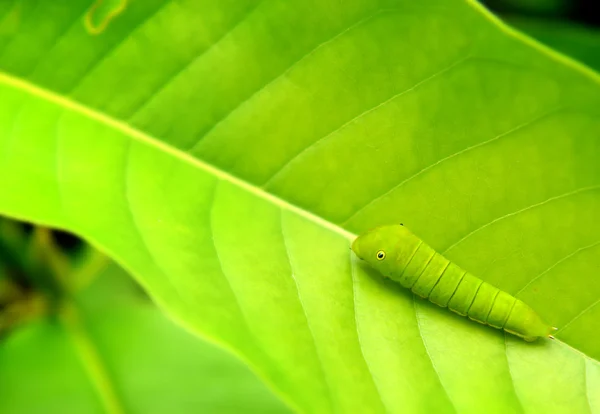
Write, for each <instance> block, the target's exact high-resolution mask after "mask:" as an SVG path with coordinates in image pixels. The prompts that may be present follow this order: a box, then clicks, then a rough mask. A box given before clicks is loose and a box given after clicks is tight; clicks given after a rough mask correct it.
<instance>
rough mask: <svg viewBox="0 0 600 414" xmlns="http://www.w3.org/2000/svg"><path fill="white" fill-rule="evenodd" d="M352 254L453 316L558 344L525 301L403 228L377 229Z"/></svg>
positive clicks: (355, 245) (361, 238)
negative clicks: (480, 276) (464, 267)
mask: <svg viewBox="0 0 600 414" xmlns="http://www.w3.org/2000/svg"><path fill="white" fill-rule="evenodd" d="M352 250H353V251H354V253H356V255H357V256H358V257H359V258H360V259H362V260H365V261H366V262H367V263H368V264H369V265H370V266H372V267H373V268H375V269H376V270H377V271H379V272H380V273H381V274H382V275H384V276H386V277H389V278H390V279H392V280H393V281H395V282H398V283H400V284H401V285H402V286H404V287H405V288H409V289H410V290H412V292H413V293H415V294H416V295H419V296H420V297H422V298H425V299H429V300H430V301H431V302H433V303H435V304H436V305H439V306H442V307H448V309H450V310H451V311H453V312H456V313H458V314H459V315H462V316H468V317H469V319H472V320H474V321H477V322H479V323H482V324H487V325H490V326H492V327H494V328H497V329H504V330H505V331H506V332H509V333H511V334H513V335H517V336H519V337H521V338H523V339H525V340H526V341H534V340H536V339H537V338H539V337H548V338H551V339H554V337H553V336H552V335H551V334H550V333H551V332H552V331H553V330H556V328H553V327H552V326H550V325H548V324H547V323H545V322H544V321H543V320H542V319H541V318H540V316H539V315H538V314H537V313H536V312H535V311H534V310H533V309H531V308H530V307H529V306H528V305H526V304H525V303H524V302H523V301H521V300H519V299H517V298H515V297H514V296H511V295H509V294H508V293H506V292H503V291H501V290H500V289H498V288H496V287H494V286H492V285H490V284H489V283H486V282H484V281H482V280H481V279H479V278H477V277H475V276H473V275H471V274H470V273H468V272H466V271H464V270H463V269H461V268H460V267H458V266H457V265H455V264H454V263H452V262H450V261H449V260H448V259H446V258H445V257H444V256H442V255H441V254H439V253H437V252H436V251H435V250H433V249H432V248H431V247H430V246H428V245H427V244H425V243H423V241H422V240H420V239H419V238H418V237H417V236H415V235H414V234H413V233H412V232H410V231H409V230H408V229H407V228H405V227H404V226H403V225H388V226H381V227H376V228H374V229H372V230H369V231H367V232H366V233H364V234H362V235H360V236H359V237H357V238H356V240H354V242H353V243H352Z"/></svg>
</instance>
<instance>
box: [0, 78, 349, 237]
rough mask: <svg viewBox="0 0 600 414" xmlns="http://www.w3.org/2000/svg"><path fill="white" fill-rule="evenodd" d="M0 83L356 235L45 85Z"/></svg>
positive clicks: (331, 227)
mask: <svg viewBox="0 0 600 414" xmlns="http://www.w3.org/2000/svg"><path fill="white" fill-rule="evenodd" d="M0 83H3V84H5V85H7V86H9V87H12V88H14V89H17V90H20V91H22V92H24V93H27V94H29V95H32V96H36V97H39V98H41V99H44V100H46V101H48V102H51V103H54V104H56V105H58V106H61V107H63V108H65V109H66V110H69V111H72V112H75V113H78V114H81V115H84V116H87V117H89V118H90V119H93V120H95V121H97V122H99V123H101V124H104V125H106V126H109V127H111V128H113V129H115V130H118V131H120V132H122V133H123V134H125V135H127V136H129V137H130V138H132V139H136V140H138V141H139V142H143V143H144V144H146V145H149V146H151V147H154V148H156V149H159V150H161V151H164V152H165V153H168V154H169V155H171V156H173V157H175V158H177V159H179V160H181V161H183V162H186V163H188V164H191V165H193V166H195V167H197V168H199V169H201V170H203V171H205V172H206V173H208V174H211V175H213V176H215V177H217V178H218V179H220V180H223V181H227V182H230V183H231V184H233V185H236V186H238V187H240V188H242V189H244V190H246V191H248V192H249V193H251V194H253V195H255V196H257V197H259V198H262V199H264V200H266V201H269V202H271V203H273V204H274V205H276V206H278V207H279V208H281V209H283V210H287V211H290V212H293V213H296V214H298V215H300V216H301V217H304V218H306V219H308V220H310V221H312V222H314V223H315V224H318V225H320V226H322V227H324V228H326V229H328V230H331V231H332V232H334V233H337V234H339V235H341V236H343V237H345V238H346V239H348V240H353V239H355V238H356V234H353V233H351V232H349V231H347V230H345V229H343V228H342V227H339V226H337V225H335V224H333V223H332V222H330V221H328V220H326V219H324V218H322V217H320V216H318V215H316V214H314V213H312V212H310V211H307V210H305V209H303V208H301V207H298V206H296V205H294V204H291V203H289V202H288V201H286V200H283V199H281V198H279V197H277V196H275V195H273V194H271V193H268V192H266V191H265V190H263V189H261V188H260V187H257V186H255V185H253V184H251V183H249V182H247V181H244V180H242V179H240V178H238V177H236V176H234V175H232V174H230V173H227V172H225V171H223V170H221V169H219V168H217V167H215V166H214V165H212V164H209V163H207V162H205V161H203V160H200V159H198V158H196V157H193V156H192V155H190V154H188V153H186V152H184V151H181V150H179V149H177V148H174V147H172V146H170V145H168V144H166V143H164V142H163V141H160V140H159V139H157V138H155V137H152V136H151V135H148V134H146V133H144V132H142V131H140V130H139V129H136V128H133V127H132V126H130V125H128V124H126V123H124V122H122V121H119V120H117V119H115V118H112V117H110V116H108V115H105V114H103V113H101V112H98V111H97V110H94V109H92V108H90V107H88V106H85V105H83V104H80V103H79V102H75V101H73V100H71V99H69V98H65V97H64V96H62V95H59V94H57V93H55V92H52V91H50V90H47V89H45V88H41V87H39V86H36V85H33V84H32V83H30V82H27V81H25V80H22V79H19V78H17V77H14V76H12V75H9V74H7V73H5V72H0Z"/></svg>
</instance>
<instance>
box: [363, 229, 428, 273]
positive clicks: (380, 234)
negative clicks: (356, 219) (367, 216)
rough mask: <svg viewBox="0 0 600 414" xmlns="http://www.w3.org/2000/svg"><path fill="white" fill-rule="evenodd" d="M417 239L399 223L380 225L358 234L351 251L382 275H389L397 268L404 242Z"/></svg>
mask: <svg viewBox="0 0 600 414" xmlns="http://www.w3.org/2000/svg"><path fill="white" fill-rule="evenodd" d="M412 239H415V240H418V239H416V238H415V236H414V235H413V234H412V233H411V232H410V231H409V230H408V229H406V228H405V227H404V226H402V225H399V224H394V225H388V226H380V227H376V228H374V229H371V230H369V231H367V232H365V233H363V234H361V235H360V236H358V237H357V238H356V239H355V240H354V242H353V243H352V251H354V253H355V254H356V255H357V256H358V257H359V258H360V259H362V260H364V261H366V262H367V263H368V264H369V265H370V266H371V267H373V268H375V269H377V270H378V271H379V272H380V273H382V274H383V275H384V276H388V277H390V276H391V274H392V272H393V271H394V270H397V267H398V264H399V263H398V259H399V258H400V259H401V257H402V254H403V251H404V250H405V247H406V243H410V242H412V241H413V240H412Z"/></svg>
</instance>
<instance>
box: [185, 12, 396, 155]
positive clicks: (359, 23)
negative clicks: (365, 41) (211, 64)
mask: <svg viewBox="0 0 600 414" xmlns="http://www.w3.org/2000/svg"><path fill="white" fill-rule="evenodd" d="M391 10H394V9H380V10H377V11H375V13H373V14H371V15H369V16H367V17H365V18H363V19H361V20H359V21H357V22H356V23H354V24H352V25H350V26H349V27H346V28H345V29H344V30H342V31H341V32H339V33H337V34H335V35H334V36H332V37H330V38H329V39H327V40H325V41H323V42H321V43H319V44H318V45H317V46H315V47H314V48H313V49H311V50H310V51H308V52H307V53H306V54H304V55H303V56H301V57H300V58H299V59H297V60H296V61H294V62H293V63H292V64H291V65H290V66H289V67H288V68H287V69H284V71H283V72H281V73H280V74H279V75H277V76H276V77H275V78H273V79H271V80H270V81H268V82H267V83H265V84H264V85H261V86H260V87H259V89H257V90H256V91H254V92H252V93H251V94H250V95H249V96H248V97H247V98H246V99H244V100H243V101H241V102H239V103H238V104H236V105H235V106H234V107H233V108H232V109H230V110H229V111H227V113H225V115H223V116H222V117H221V119H219V120H218V121H217V122H216V123H215V124H214V125H212V126H210V127H209V128H208V130H207V131H206V132H204V133H202V135H201V136H200V137H198V138H197V139H196V140H195V143H194V145H192V146H191V147H190V148H189V149H188V152H194V151H195V150H196V147H197V146H198V144H199V143H200V142H201V141H202V140H203V139H204V138H205V137H206V136H208V134H210V133H211V132H212V131H213V130H215V128H217V127H218V126H219V125H220V124H222V123H223V122H224V121H225V120H227V118H229V117H230V115H231V114H232V113H234V112H235V111H236V110H238V109H239V108H241V107H242V106H243V105H244V104H245V103H247V102H249V101H250V100H251V99H252V98H254V97H255V96H257V95H258V94H259V93H261V92H262V91H264V90H265V89H266V88H267V87H269V86H270V85H272V84H273V83H275V82H276V81H277V80H279V79H281V78H283V77H284V76H286V75H287V74H288V73H290V72H291V71H292V70H293V69H294V68H295V67H296V66H297V65H298V64H299V63H300V62H302V61H304V60H305V59H307V58H308V57H310V56H312V55H313V54H314V53H316V52H317V51H318V50H319V49H321V48H322V47H324V46H325V45H328V44H330V43H332V42H334V41H335V40H337V39H339V38H340V37H342V36H343V35H345V34H346V33H348V32H350V31H351V30H353V29H355V28H357V27H359V26H360V25H362V24H364V23H366V22H368V21H369V20H371V19H372V18H374V17H376V16H377V15H379V14H381V13H382V12H385V11H391Z"/></svg>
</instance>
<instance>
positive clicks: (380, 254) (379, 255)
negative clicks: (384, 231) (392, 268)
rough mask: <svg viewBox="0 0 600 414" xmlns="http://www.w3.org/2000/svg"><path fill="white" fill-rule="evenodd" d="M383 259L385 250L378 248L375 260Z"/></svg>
mask: <svg viewBox="0 0 600 414" xmlns="http://www.w3.org/2000/svg"><path fill="white" fill-rule="evenodd" d="M383 259H385V252H384V251H383V250H379V251H378V252H377V260H383Z"/></svg>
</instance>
